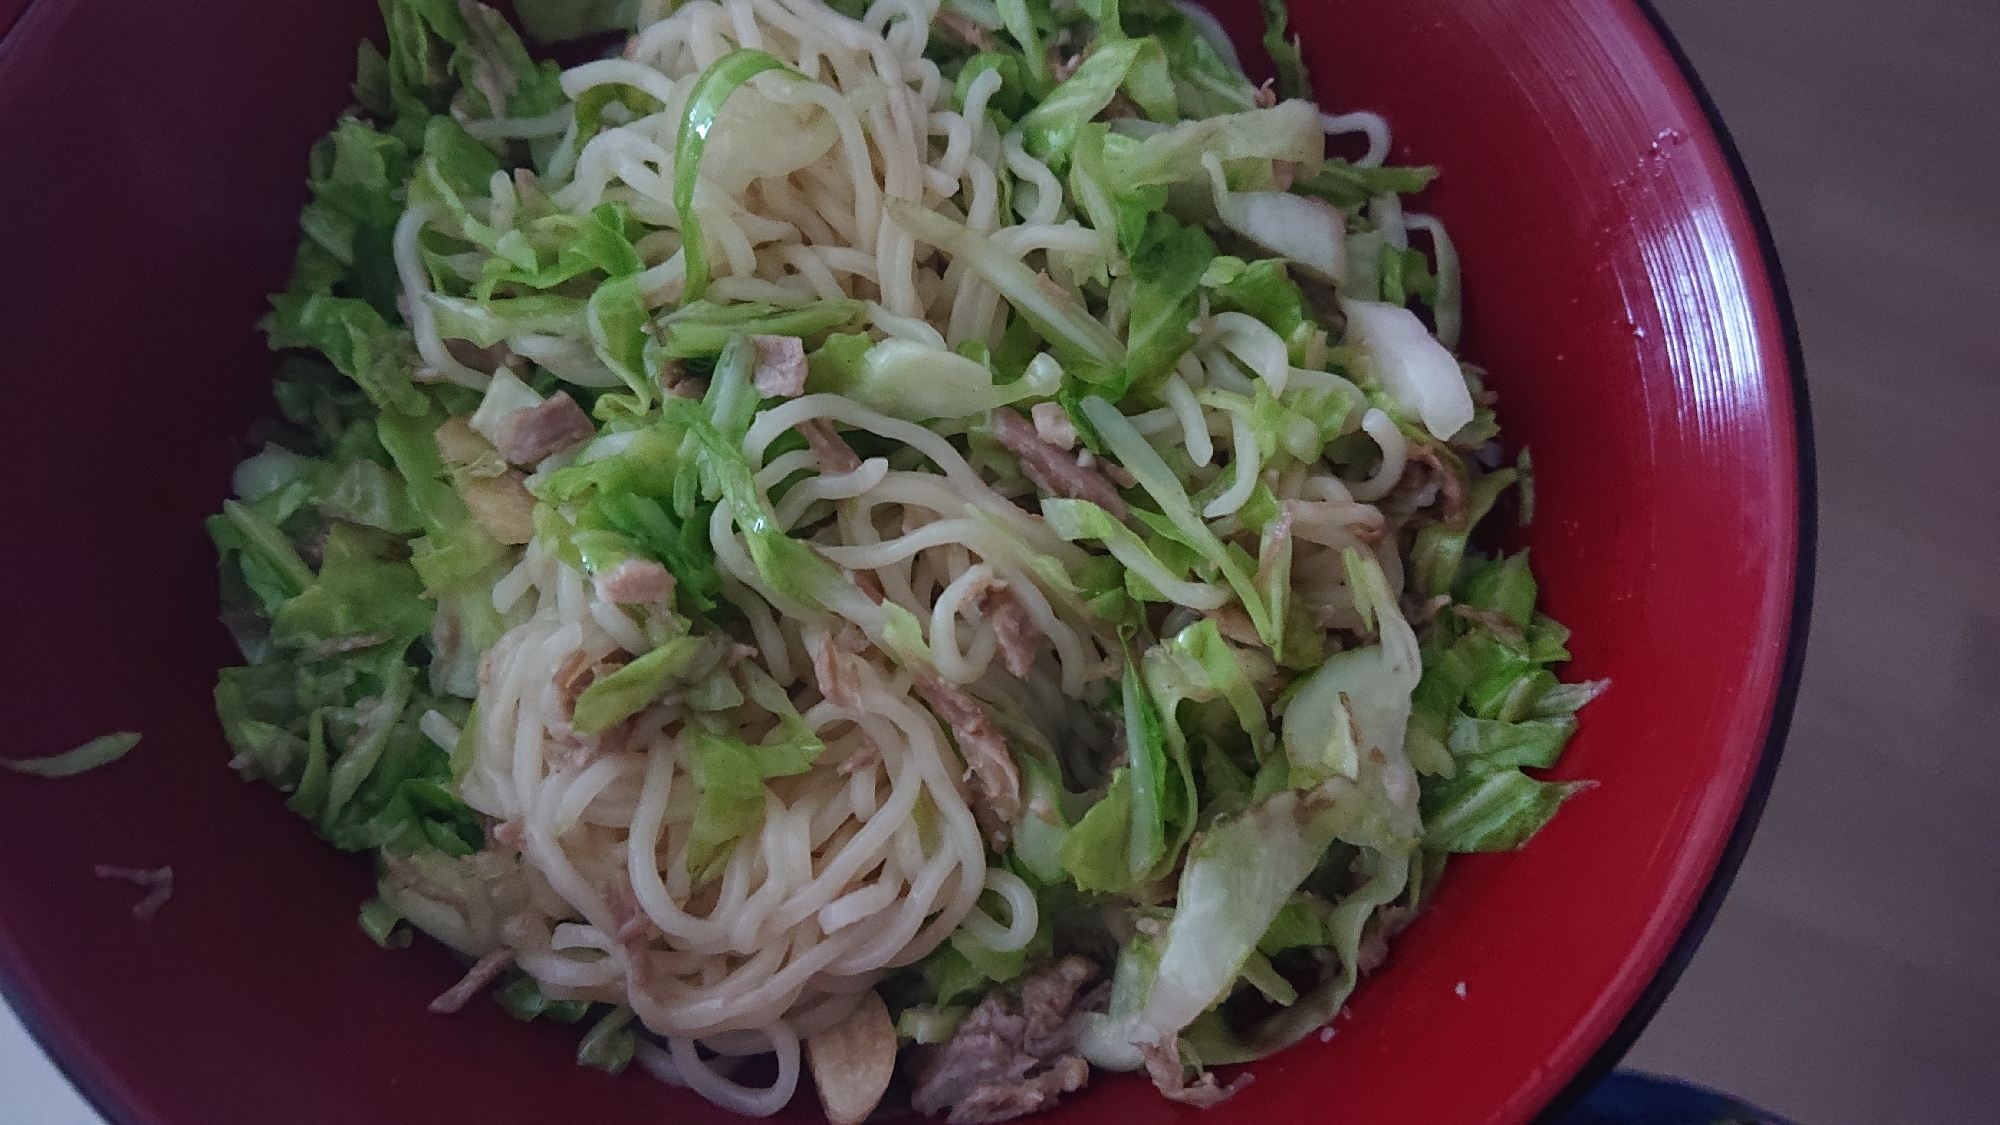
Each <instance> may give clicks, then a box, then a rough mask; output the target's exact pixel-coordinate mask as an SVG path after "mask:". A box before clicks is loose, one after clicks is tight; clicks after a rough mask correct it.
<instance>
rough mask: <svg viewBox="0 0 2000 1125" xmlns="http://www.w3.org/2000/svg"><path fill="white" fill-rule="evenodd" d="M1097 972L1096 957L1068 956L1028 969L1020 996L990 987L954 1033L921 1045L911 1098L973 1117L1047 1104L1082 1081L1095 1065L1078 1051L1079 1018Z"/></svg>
mask: <svg viewBox="0 0 2000 1125" xmlns="http://www.w3.org/2000/svg"><path fill="white" fill-rule="evenodd" d="M1096 975H1097V968H1096V966H1094V965H1092V964H1091V963H1090V962H1088V961H1086V960H1084V959H1083V958H1080V957H1066V958H1064V959H1063V961H1062V963H1060V964H1058V965H1056V966H1055V967H1054V968H1051V969H1046V970H1043V971H1042V972H1038V973H1034V974H1032V975H1030V976H1029V977H1027V979H1025V980H1024V981H1023V982H1022V984H1021V995H1020V998H1019V1000H1018V1001H1017V1000H1016V999H1014V998H1013V997H1011V996H1009V995H1008V994H1007V993H1006V992H1004V991H995V992H993V993H990V994H989V995H988V996H987V997H986V999H984V1000H982V1001H980V1003H979V1006H978V1007H977V1008H974V1009H973V1010H972V1014H971V1015H969V1016H967V1017H966V1019H965V1022H964V1023H962V1024H960V1025H959V1028H958V1031H957V1032H956V1033H955V1034H953V1035H952V1037H951V1038H950V1039H949V1040H947V1041H945V1042H944V1043H941V1044H938V1045H936V1046H933V1047H923V1048H918V1049H917V1050H916V1052H915V1054H914V1055H913V1058H912V1062H913V1064H914V1065H913V1068H912V1077H913V1079H914V1080H915V1082H916V1090H915V1091H914V1092H913V1093H912V1094H911V1097H910V1104H911V1106H912V1107H913V1108H915V1109H916V1110H917V1112H919V1113H926V1114H928V1113H937V1112H939V1111H940V1110H943V1109H946V1108H947V1107H948V1108H950V1110H951V1116H950V1120H951V1121H952V1122H953V1125H974V1123H978V1122H987V1121H1005V1120H1007V1119H1009V1118H1013V1117H1019V1116H1021V1115H1023V1114H1027V1113H1033V1112H1035V1111H1037V1110H1041V1109H1046V1108H1048V1107H1049V1106H1051V1105H1053V1104H1055V1102H1056V1100H1057V1099H1058V1098H1059V1097H1061V1096H1062V1095H1063V1094H1066V1093H1070V1092H1071V1091H1074V1090H1079V1089H1082V1088H1083V1085H1084V1083H1085V1082H1087V1081H1088V1080H1089V1078H1090V1066H1089V1064H1088V1063H1086V1062H1085V1061H1084V1060H1083V1058H1082V1057H1081V1056H1080V1055H1078V1054H1077V1053H1076V1039H1077V1032H1078V1027H1077V1024H1078V1018H1079V1013H1080V1012H1082V1011H1086V1010H1090V1009H1091V1003H1090V1002H1089V1001H1087V1002H1086V1003H1084V1004H1079V1003H1078V1001H1077V994H1078V991H1079V990H1080V989H1081V988H1082V986H1083V985H1085V984H1088V983H1089V982H1090V981H1091V980H1092V979H1093V978H1094V977H1095V976H1096ZM1098 999H1099V996H1098V995H1097V994H1095V993H1094V994H1093V995H1092V997H1091V1000H1092V1001H1095V1000H1098Z"/></svg>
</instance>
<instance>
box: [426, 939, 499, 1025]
mask: <svg viewBox="0 0 2000 1125" xmlns="http://www.w3.org/2000/svg"><path fill="white" fill-rule="evenodd" d="M513 963H514V951H513V950H511V949H496V950H494V951H493V952H491V953H488V954H487V955H486V956H484V957H481V958H480V959H479V960H478V961H476V962H474V963H473V966H472V968H470V969H467V970H466V972H465V975H464V976H463V977H461V978H459V981H458V983H457V984H454V985H452V986H451V987H450V988H449V989H446V990H445V992H444V994H443V995H441V996H439V997H438V998H437V999H435V1000H433V1001H431V1011H433V1012H436V1013H438V1014H439V1015H445V1016H448V1015H450V1014H452V1013H453V1012H456V1011H458V1010H459V1009H460V1008H463V1007H465V1005H466V1004H467V1003H468V1002H470V1001H471V1000H472V998H473V997H474V996H477V995H479V991H480V989H483V988H485V987H486V986H487V985H489V984H492V983H493V978H494V977H497V976H499V975H500V972H501V970H503V969H505V968H506V967H507V966H508V965H511V964H513Z"/></svg>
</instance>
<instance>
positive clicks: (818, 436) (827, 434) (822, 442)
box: [798, 418, 861, 476]
mask: <svg viewBox="0 0 2000 1125" xmlns="http://www.w3.org/2000/svg"><path fill="white" fill-rule="evenodd" d="M798 429H799V433H801V434H804V435H805V439H806V447H807V448H809V449H811V450H812V455H813V460H815V461H818V462H819V471H820V472H822V473H826V474H828V475H829V476H837V475H839V474H841V473H851V472H853V471H854V470H856V469H858V468H860V467H861V455H860V454H858V453H856V452H854V447H853V446H851V445H849V444H847V439H846V438H843V437H841V436H840V434H839V432H838V431H836V430H835V429H834V428H833V423H831V422H829V421H827V420H826V419H824V418H811V419H808V420H806V421H804V422H800V423H799V427H798Z"/></svg>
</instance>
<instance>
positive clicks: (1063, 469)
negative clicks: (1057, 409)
mask: <svg viewBox="0 0 2000 1125" xmlns="http://www.w3.org/2000/svg"><path fill="white" fill-rule="evenodd" d="M993 436H994V437H995V438H997V439H998V440H999V442H1000V444H1001V445H1004V446H1006V447H1007V449H1008V451H1009V452H1011V453H1013V454H1014V458H1015V459H1016V460H1017V461H1019V462H1020V464H1021V472H1022V474H1023V475H1025V476H1026V477H1027V478H1028V479H1029V480H1031V481H1034V482H1035V486H1036V487H1037V488H1040V489H1041V490H1042V491H1043V492H1047V493H1050V494H1052V495H1055V496H1066V497H1068V498H1070V499H1072V500H1088V501H1090V502H1091V503H1093V504H1095V505H1097V506H1098V507H1100V508H1103V509H1104V510H1105V511H1107V512H1110V513H1111V515H1112V516H1113V518H1116V519H1121V520H1122V519H1124V518H1125V516H1126V514H1127V511H1128V509H1127V508H1126V507H1125V501H1124V500H1123V499H1122V498H1121V497H1120V496H1119V495H1118V490H1117V489H1116V488H1113V487H1112V485H1111V482H1110V481H1109V480H1106V479H1105V478H1104V475H1103V474H1102V473H1098V472H1095V471H1093V470H1092V469H1086V468H1084V467H1083V466H1081V465H1078V464H1077V463H1076V460H1075V459H1074V458H1072V457H1071V456H1070V455H1069V453H1068V451H1067V450H1063V449H1058V448H1056V447H1055V446H1053V445H1050V444H1049V443H1048V442H1046V441H1043V440H1042V439H1041V437H1040V435H1038V434H1037V433H1036V432H1035V427H1034V426H1033V425H1032V424H1031V423H1030V422H1029V421H1028V420H1027V419H1026V418H1023V417H1021V416H1020V415H1019V414H1017V413H1015V412H1014V411H1012V410H1010V409H1008V408H1007V407H1004V406H1003V407H1001V408H1000V409H998V410H995V411H994V412H993Z"/></svg>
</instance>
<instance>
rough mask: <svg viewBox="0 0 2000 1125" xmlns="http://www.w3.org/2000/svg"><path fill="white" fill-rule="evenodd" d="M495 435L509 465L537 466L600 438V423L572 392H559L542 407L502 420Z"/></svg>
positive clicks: (518, 411) (529, 407)
mask: <svg viewBox="0 0 2000 1125" xmlns="http://www.w3.org/2000/svg"><path fill="white" fill-rule="evenodd" d="M494 436H496V437H498V438H499V439H500V440H499V441H498V442H496V443H495V445H496V446H497V448H498V449H499V450H500V456H502V457H504V458H506V459H507V463H508V464H510V465H537V464H540V463H541V462H542V460H543V459H544V458H547V457H549V456H552V455H554V454H557V453H561V452H562V451H563V450H565V449H569V448H571V447H573V446H577V445H582V444H583V443H584V442H586V441H589V440H590V439H591V438H594V437H596V436H597V424H596V423H595V422H592V421H591V420H590V415H588V414H585V413H584V412H583V407H581V406H578V405H577V404H576V400H575V399H573V398H571V397H569V392H568V391H557V392H556V393H555V394H553V395H551V396H550V397H549V399H548V401H546V402H544V403H542V404H541V405H540V406H524V407H522V408H521V409H519V410H516V411H513V412H512V413H510V414H508V415H507V416H506V417H504V418H502V419H500V421H499V424H498V425H496V426H495V427H494Z"/></svg>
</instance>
